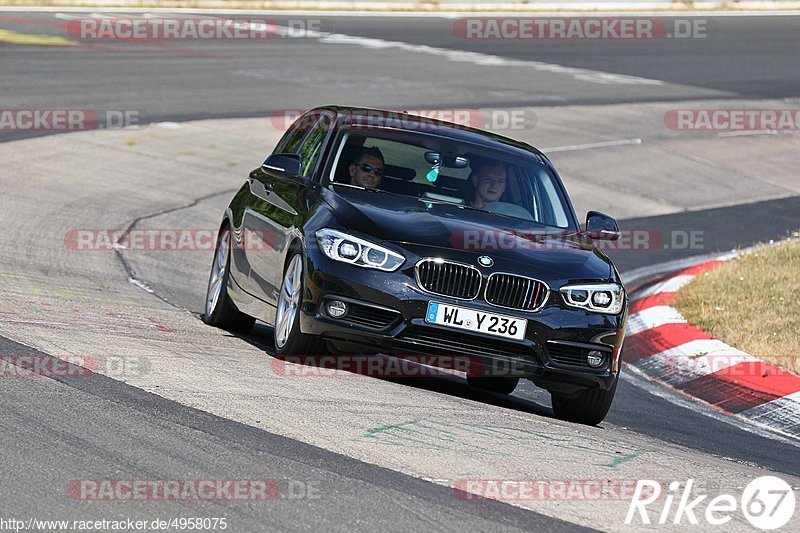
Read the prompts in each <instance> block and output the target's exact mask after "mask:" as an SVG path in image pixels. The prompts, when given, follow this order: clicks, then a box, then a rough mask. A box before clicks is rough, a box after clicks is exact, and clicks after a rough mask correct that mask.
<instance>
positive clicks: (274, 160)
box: [261, 154, 302, 176]
mask: <svg viewBox="0 0 800 533" xmlns="http://www.w3.org/2000/svg"><path fill="white" fill-rule="evenodd" d="M301 160H302V157H300V154H272V155H271V156H269V157H268V158H267V160H266V161H264V164H263V165H261V168H263V169H264V170H272V171H273V172H283V173H285V174H289V175H290V176H299V175H300V162H301Z"/></svg>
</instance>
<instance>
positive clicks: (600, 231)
mask: <svg viewBox="0 0 800 533" xmlns="http://www.w3.org/2000/svg"><path fill="white" fill-rule="evenodd" d="M586 233H588V234H589V236H590V237H591V238H592V239H597V240H601V241H616V240H617V239H619V238H620V236H621V235H622V234H621V232H620V230H619V224H617V221H616V220H614V219H613V218H612V217H610V216H608V215H606V214H604V213H600V212H599V211H589V212H588V213H587V214H586Z"/></svg>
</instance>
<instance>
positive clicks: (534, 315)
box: [300, 246, 626, 396]
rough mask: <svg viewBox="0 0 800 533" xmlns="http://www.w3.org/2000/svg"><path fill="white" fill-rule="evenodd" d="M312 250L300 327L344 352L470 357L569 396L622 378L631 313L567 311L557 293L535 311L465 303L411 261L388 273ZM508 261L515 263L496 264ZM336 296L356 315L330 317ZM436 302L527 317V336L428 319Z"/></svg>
mask: <svg viewBox="0 0 800 533" xmlns="http://www.w3.org/2000/svg"><path fill="white" fill-rule="evenodd" d="M307 254H308V255H307V263H306V289H307V290H306V294H305V295H304V299H303V303H302V306H301V313H300V329H301V331H302V332H303V333H307V334H312V335H317V336H321V337H323V338H325V339H326V340H328V341H329V344H331V345H332V346H333V348H334V349H335V351H336V352H337V353H347V354H369V353H383V354H389V355H396V356H412V355H438V356H442V355H450V356H460V357H466V358H468V359H469V360H470V361H473V362H475V361H479V362H480V364H479V365H470V368H479V369H480V375H484V376H517V377H525V378H529V379H531V380H533V382H534V383H535V384H536V385H537V386H540V387H542V388H545V389H547V390H549V391H551V392H555V393H557V394H560V395H565V396H569V395H572V394H576V393H578V392H580V391H581V390H583V389H586V388H598V389H604V390H609V389H610V388H611V387H612V386H613V384H614V382H615V380H616V379H617V375H618V373H619V353H620V349H621V345H622V340H623V337H624V324H625V315H626V310H623V312H622V313H621V314H620V315H617V316H610V315H601V314H597V313H589V312H586V311H583V310H580V309H573V308H567V307H566V306H565V304H564V303H563V300H562V299H561V298H562V297H561V294H560V293H559V292H558V291H557V290H552V291H551V292H550V295H549V298H548V300H547V302H546V304H545V305H544V307H543V308H542V309H541V310H539V311H536V312H526V311H519V310H512V309H505V308H504V309H498V308H497V307H493V306H490V305H489V304H487V303H486V302H485V301H484V300H483V299H482V298H481V296H480V295H479V296H478V298H476V299H474V300H469V301H464V300H457V299H453V298H448V297H446V296H438V295H431V294H428V293H425V292H424V291H422V290H421V289H420V288H419V287H418V286H417V282H416V279H415V277H414V266H413V264H414V263H413V262H411V261H409V262H407V263H406V264H405V265H404V266H403V267H402V268H401V269H400V270H398V271H396V272H382V271H378V270H371V269H366V268H360V267H356V266H352V265H348V264H344V263H340V262H336V261H333V260H330V259H328V258H327V257H326V256H325V255H324V254H322V252H321V251H320V250H319V249H318V248H316V247H314V246H310V247H309V249H308V250H307ZM504 266H505V267H508V266H509V265H502V264H500V265H496V268H503V267H504ZM517 268H518V267H517ZM506 271H508V270H506ZM485 274H486V275H488V274H489V272H488V271H487V272H486V273H485ZM331 298H335V299H339V300H343V301H345V302H346V303H348V307H349V309H350V310H351V311H350V313H348V314H347V315H346V316H345V317H343V318H333V317H331V316H329V315H328V313H327V311H326V308H325V305H324V303H325V302H326V301H327V300H328V299H331ZM431 300H434V301H437V302H442V303H445V304H451V305H457V306H461V307H468V308H472V309H477V310H480V311H485V312H487V313H495V314H497V313H499V314H503V315H509V316H514V317H519V318H525V319H526V320H527V323H528V327H527V330H526V335H525V339H523V340H521V341H514V340H506V339H503V338H500V337H496V336H492V335H487V334H480V333H472V332H466V331H464V330H458V329H452V328H449V327H445V326H439V325H433V324H428V323H426V322H425V313H426V311H427V306H428V302H430V301H431ZM589 351H597V352H601V353H602V354H603V363H602V365H601V366H599V367H598V368H592V367H590V366H589V365H588V363H587V362H586V354H587V353H588V352H589Z"/></svg>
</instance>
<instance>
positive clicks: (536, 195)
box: [204, 106, 627, 424]
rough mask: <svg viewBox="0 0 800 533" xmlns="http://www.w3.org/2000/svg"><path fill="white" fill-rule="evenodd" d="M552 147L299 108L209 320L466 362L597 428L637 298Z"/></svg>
mask: <svg viewBox="0 0 800 533" xmlns="http://www.w3.org/2000/svg"><path fill="white" fill-rule="evenodd" d="M618 237H619V228H618V225H617V223H616V221H614V219H612V218H611V217H608V216H606V215H603V214H602V213H597V212H594V211H592V212H590V213H589V214H588V215H587V219H586V225H585V228H583V229H582V228H581V226H580V223H579V221H578V218H577V216H576V214H575V211H574V209H573V207H572V204H571V203H570V200H569V198H568V196H567V192H566V190H565V188H564V186H563V184H562V182H561V180H560V178H559V177H558V174H557V173H556V171H555V169H554V168H553V165H552V164H551V163H550V161H549V160H548V158H547V157H546V156H545V155H544V154H542V153H541V152H539V151H538V150H536V149H535V148H533V147H531V146H529V145H527V144H524V143H521V142H517V141H514V140H512V139H508V138H505V137H501V136H498V135H494V134H491V133H488V132H485V131H480V130H476V129H472V128H467V127H463V126H460V125H457V124H451V123H447V122H442V121H437V120H433V119H428V118H423V117H417V116H412V115H408V114H404V113H396V112H390V111H381V110H373V109H355V108H343V107H333V106H330V107H322V108H317V109H313V110H311V111H309V112H307V113H306V114H304V115H303V116H301V117H300V118H299V119H298V120H297V121H296V122H295V123H294V124H293V125H292V126H291V127H290V128H289V130H288V131H287V132H286V134H285V135H284V136H283V138H282V139H281V140H280V142H279V143H278V145H277V147H276V148H275V151H274V153H273V154H272V155H270V156H269V157H268V158H267V159H266V161H265V162H264V164H263V165H261V166H260V167H259V168H257V169H255V170H253V171H252V172H251V173H250V176H249V177H248V179H247V181H246V182H245V183H244V184H243V186H242V187H241V188H240V189H239V191H238V192H237V193H236V195H235V196H234V197H233V200H231V202H230V204H229V206H228V208H227V210H226V212H225V214H224V216H223V220H222V224H221V227H220V232H219V237H218V242H217V247H216V253H215V257H214V261H213V265H212V269H211V275H210V277H209V283H208V290H207V298H206V310H205V315H204V320H205V322H206V323H208V324H210V325H214V326H218V327H222V328H227V329H233V330H239V331H243V330H248V329H250V328H251V327H252V326H253V323H254V320H255V319H259V320H262V321H264V322H266V323H268V324H272V325H274V326H275V349H276V351H277V353H278V355H279V356H294V355H313V354H321V353H326V351H327V352H329V353H332V354H370V353H381V354H386V355H390V356H397V357H401V358H402V357H405V356H409V355H413V354H417V355H419V354H433V355H436V356H445V355H447V356H455V357H463V358H466V359H467V360H468V361H470V362H472V363H473V364H472V365H470V366H468V367H466V373H467V378H468V381H469V382H470V384H471V385H473V386H476V387H479V388H482V389H487V390H490V391H493V392H497V393H506V394H508V393H511V392H512V391H513V390H514V388H515V387H516V385H517V383H518V380H519V379H520V378H527V379H530V380H532V381H533V382H534V383H535V384H536V385H537V386H539V387H542V388H544V389H546V390H547V391H549V392H550V394H551V397H552V404H553V410H554V412H555V414H556V415H557V416H559V417H561V418H564V419H567V420H573V421H578V422H583V423H589V424H596V423H598V422H600V421H601V420H602V419H603V418H604V417H605V415H606V413H607V412H608V409H609V407H610V406H611V402H612V400H613V398H614V392H615V390H616V386H617V381H618V377H619V370H620V349H621V346H622V340H623V337H624V333H625V332H624V329H625V320H626V315H627V302H626V293H625V289H624V287H623V285H622V282H621V280H620V276H619V274H618V272H617V271H616V269H615V268H614V265H613V264H612V263H611V261H610V259H609V258H608V257H606V256H605V255H604V254H603V253H601V252H600V251H599V250H598V249H597V248H596V247H595V245H594V241H595V240H597V239H616V238H618Z"/></svg>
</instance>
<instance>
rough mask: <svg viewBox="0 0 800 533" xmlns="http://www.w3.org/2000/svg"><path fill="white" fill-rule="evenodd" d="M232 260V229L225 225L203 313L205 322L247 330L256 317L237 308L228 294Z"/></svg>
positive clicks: (209, 279)
mask: <svg viewBox="0 0 800 533" xmlns="http://www.w3.org/2000/svg"><path fill="white" fill-rule="evenodd" d="M230 260H231V230H230V228H229V227H228V226H225V227H224V228H223V229H222V230H221V231H220V232H219V237H217V248H216V251H215V252H214V262H213V263H211V274H210V275H209V276H208V289H207V290H206V312H205V314H204V315H203V322H205V323H206V324H208V325H209V326H216V327H218V328H222V329H227V330H231V331H241V332H247V331H250V330H251V329H253V324H255V322H256V319H255V318H253V317H251V316H248V315H246V314H244V313H242V312H241V311H239V310H238V309H236V306H235V305H233V302H232V301H231V299H230V296H228V278H229V276H230V268H229V266H230Z"/></svg>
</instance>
